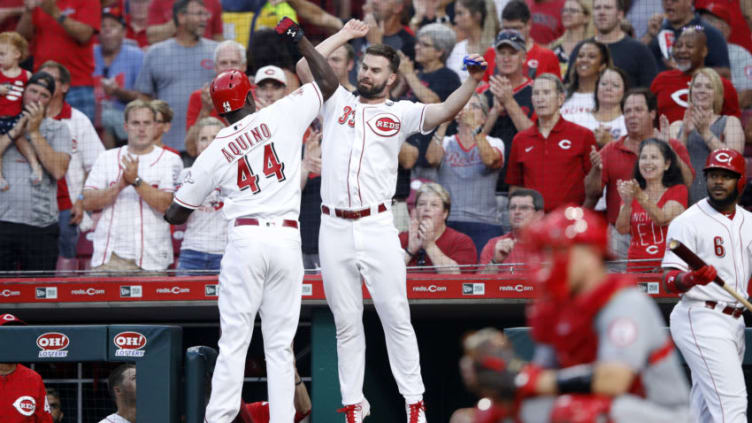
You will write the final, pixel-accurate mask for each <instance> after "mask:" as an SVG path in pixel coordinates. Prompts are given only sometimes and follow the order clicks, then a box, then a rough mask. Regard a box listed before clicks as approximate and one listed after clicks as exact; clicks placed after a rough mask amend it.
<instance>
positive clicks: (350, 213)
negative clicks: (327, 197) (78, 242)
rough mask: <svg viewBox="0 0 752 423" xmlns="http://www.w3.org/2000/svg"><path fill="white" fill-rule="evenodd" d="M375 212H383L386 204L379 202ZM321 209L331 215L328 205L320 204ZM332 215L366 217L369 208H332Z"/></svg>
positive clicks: (368, 214) (345, 217) (354, 217)
mask: <svg viewBox="0 0 752 423" xmlns="http://www.w3.org/2000/svg"><path fill="white" fill-rule="evenodd" d="M376 210H377V211H376V213H383V212H385V211H386V204H384V203H381V204H379V207H378V208H377V209H376ZM321 211H322V212H323V213H324V214H328V215H329V216H331V215H332V209H330V208H329V207H327V206H325V205H322V206H321ZM334 215H335V216H337V217H340V218H342V219H351V220H355V219H360V218H361V217H367V216H370V215H371V209H370V208H367V209H361V210H342V209H334Z"/></svg>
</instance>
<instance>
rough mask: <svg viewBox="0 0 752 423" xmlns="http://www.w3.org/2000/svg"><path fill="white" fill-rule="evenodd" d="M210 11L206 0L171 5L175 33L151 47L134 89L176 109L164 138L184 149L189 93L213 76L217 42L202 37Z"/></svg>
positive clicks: (180, 0)
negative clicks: (206, 6)
mask: <svg viewBox="0 0 752 423" xmlns="http://www.w3.org/2000/svg"><path fill="white" fill-rule="evenodd" d="M209 15H210V14H209V12H208V11H207V10H206V8H205V7H204V2H203V0H178V1H176V2H175V4H174V6H173V8H172V16H173V19H174V20H175V26H176V27H177V33H176V34H175V37H173V38H170V39H168V40H165V41H162V42H160V43H157V44H154V45H153V46H151V47H150V48H149V50H148V51H147V52H146V55H145V56H144V64H143V67H142V68H141V72H140V73H139V75H138V78H137V79H136V85H135V87H134V89H135V90H136V91H139V92H140V93H142V94H143V95H144V96H146V97H147V98H149V99H152V98H159V99H160V100H164V101H166V102H167V103H168V104H169V105H170V107H172V110H173V111H174V112H175V119H174V121H173V122H172V127H171V128H170V131H169V132H168V133H167V135H165V137H164V139H163V142H164V143H165V144H166V145H167V146H169V147H172V148H174V149H175V150H178V151H181V152H184V151H185V135H186V131H185V116H186V113H187V111H188V99H189V97H190V94H191V93H192V92H193V91H195V90H197V89H199V88H201V87H202V86H203V85H204V84H205V83H206V82H207V81H210V80H211V79H212V78H213V77H214V73H215V72H214V61H213V58H214V49H215V48H216V46H217V42H215V41H212V40H209V39H206V38H202V34H203V33H204V28H206V25H207V22H208V19H209Z"/></svg>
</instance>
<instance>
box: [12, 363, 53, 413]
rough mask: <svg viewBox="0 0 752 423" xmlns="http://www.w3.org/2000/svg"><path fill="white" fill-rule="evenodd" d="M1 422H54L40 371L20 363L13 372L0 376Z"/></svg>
mask: <svg viewBox="0 0 752 423" xmlns="http://www.w3.org/2000/svg"><path fill="white" fill-rule="evenodd" d="M0 422H3V423H31V422H35V423H52V414H50V406H49V404H47V393H46V391H45V389H44V383H42V377H41V376H39V373H37V372H35V371H34V370H31V369H30V368H28V367H26V366H24V365H21V364H18V365H16V370H14V371H13V372H12V373H11V374H8V375H5V376H0Z"/></svg>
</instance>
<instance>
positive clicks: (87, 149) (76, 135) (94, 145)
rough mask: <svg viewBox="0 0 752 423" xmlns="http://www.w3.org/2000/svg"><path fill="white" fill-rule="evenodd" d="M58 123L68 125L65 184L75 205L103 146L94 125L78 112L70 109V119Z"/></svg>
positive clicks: (102, 150)
mask: <svg viewBox="0 0 752 423" xmlns="http://www.w3.org/2000/svg"><path fill="white" fill-rule="evenodd" d="M68 107H70V106H68ZM65 111H66V110H63V112H65ZM60 121H61V122H65V123H66V124H67V125H68V129H70V133H71V138H72V139H73V144H72V148H71V159H70V164H69V165H68V171H67V172H66V173H65V182H66V183H67V184H68V193H69V194H70V199H71V201H72V202H74V203H75V202H76V199H77V198H78V195H79V194H81V192H82V191H83V188H84V179H85V178H86V174H87V173H89V172H91V168H92V167H94V162H95V161H96V160H97V157H99V155H100V154H102V153H103V152H104V145H102V140H101V139H99V135H98V134H97V131H96V129H94V125H92V124H91V121H90V120H89V118H88V117H86V115H85V114H83V113H82V112H81V111H80V110H78V109H75V108H73V107H70V117H68V118H62V119H60Z"/></svg>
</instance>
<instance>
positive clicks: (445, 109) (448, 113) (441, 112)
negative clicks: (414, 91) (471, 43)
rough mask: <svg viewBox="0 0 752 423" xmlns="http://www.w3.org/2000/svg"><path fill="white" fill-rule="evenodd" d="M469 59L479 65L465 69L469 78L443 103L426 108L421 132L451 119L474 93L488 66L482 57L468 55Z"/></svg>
mask: <svg viewBox="0 0 752 423" xmlns="http://www.w3.org/2000/svg"><path fill="white" fill-rule="evenodd" d="M469 59H471V60H475V61H476V62H478V63H479V65H477V66H468V67H467V71H468V72H469V73H470V77H468V78H467V79H465V82H463V83H462V85H460V87H459V88H457V89H456V90H454V92H453V93H452V94H450V95H449V97H447V99H446V100H444V102H443V103H435V104H429V105H427V106H426V117H425V119H424V120H423V128H421V129H422V130H423V131H430V130H431V129H433V128H435V127H436V126H438V125H439V124H441V123H443V122H446V121H448V120H450V119H453V118H454V117H455V116H456V115H457V113H459V111H460V110H461V109H462V107H464V106H465V103H467V101H468V100H469V99H470V97H471V96H472V95H473V93H474V92H475V88H476V87H477V86H478V82H479V81H480V80H481V79H483V72H485V69H486V66H488V65H487V64H486V60H485V59H484V58H483V56H480V55H477V54H472V55H470V56H469Z"/></svg>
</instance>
